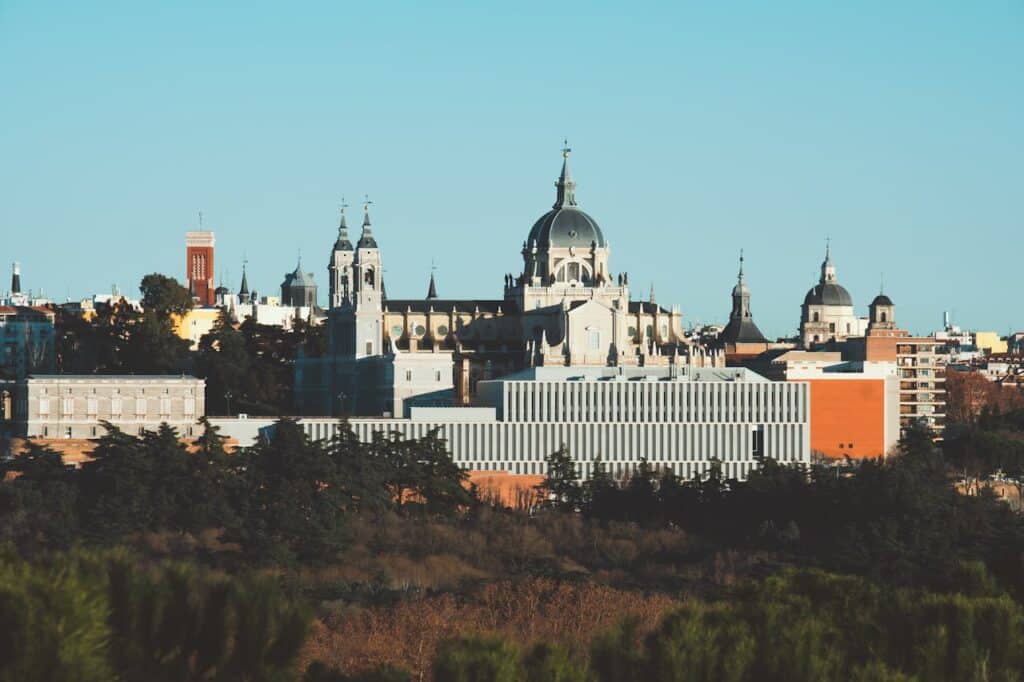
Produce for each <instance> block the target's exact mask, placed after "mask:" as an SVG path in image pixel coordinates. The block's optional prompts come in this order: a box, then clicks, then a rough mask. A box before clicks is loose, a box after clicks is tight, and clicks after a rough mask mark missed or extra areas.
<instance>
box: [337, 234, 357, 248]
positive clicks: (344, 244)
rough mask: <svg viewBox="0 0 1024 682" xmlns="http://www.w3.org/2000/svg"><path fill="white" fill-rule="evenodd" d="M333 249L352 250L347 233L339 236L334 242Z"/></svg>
mask: <svg viewBox="0 0 1024 682" xmlns="http://www.w3.org/2000/svg"><path fill="white" fill-rule="evenodd" d="M334 250H335V251H352V250H353V249H352V242H350V241H349V240H348V235H345V236H343V237H342V236H339V237H338V239H337V241H335V242H334Z"/></svg>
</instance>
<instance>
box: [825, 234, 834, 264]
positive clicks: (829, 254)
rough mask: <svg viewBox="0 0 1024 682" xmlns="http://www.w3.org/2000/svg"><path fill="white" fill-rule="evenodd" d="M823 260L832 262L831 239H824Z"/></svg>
mask: <svg viewBox="0 0 1024 682" xmlns="http://www.w3.org/2000/svg"><path fill="white" fill-rule="evenodd" d="M825 260H832V237H825Z"/></svg>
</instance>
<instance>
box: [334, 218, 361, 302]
mask: <svg viewBox="0 0 1024 682" xmlns="http://www.w3.org/2000/svg"><path fill="white" fill-rule="evenodd" d="M346 207H347V205H346V204H345V202H344V200H342V204H341V221H340V223H339V224H338V238H337V240H335V242H334V248H333V249H332V250H331V260H330V263H328V265H327V272H328V273H329V275H328V277H329V280H330V290H331V293H330V300H329V302H328V305H329V306H330V307H331V308H340V307H341V306H343V305H346V304H351V303H352V291H351V289H352V283H353V264H354V262H355V251H354V250H353V248H352V242H350V241H349V239H348V225H346V224H345V208H346Z"/></svg>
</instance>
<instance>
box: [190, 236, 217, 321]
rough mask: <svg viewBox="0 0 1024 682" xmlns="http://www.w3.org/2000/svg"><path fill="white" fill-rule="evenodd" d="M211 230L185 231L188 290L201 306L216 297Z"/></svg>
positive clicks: (209, 304)
mask: <svg viewBox="0 0 1024 682" xmlns="http://www.w3.org/2000/svg"><path fill="white" fill-rule="evenodd" d="M213 247H214V236H213V232H208V231H198V232H186V233H185V269H186V272H187V273H188V290H189V293H191V294H192V296H193V298H195V300H196V301H198V302H199V304H200V305H202V306H211V305H213V303H214V299H215V297H216V289H215V287H214V285H213V273H214V269H213V267H214V265H213Z"/></svg>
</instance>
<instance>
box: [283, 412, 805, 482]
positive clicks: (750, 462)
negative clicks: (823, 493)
mask: <svg viewBox="0 0 1024 682" xmlns="http://www.w3.org/2000/svg"><path fill="white" fill-rule="evenodd" d="M455 409H457V408H455ZM299 423H300V425H301V426H302V427H303V429H304V430H305V432H306V434H307V435H308V436H309V437H310V438H313V439H314V440H323V439H327V438H330V437H331V436H332V435H333V434H334V433H335V432H336V431H337V430H338V429H340V428H341V427H340V425H339V423H338V420H336V419H303V420H301V421H300V422H299ZM350 425H351V427H352V429H353V430H354V431H355V433H356V435H357V436H358V437H359V439H360V440H362V441H370V440H371V439H372V438H373V434H374V433H398V434H400V435H401V437H402V438H422V437H423V436H426V435H427V433H429V432H430V431H431V430H433V429H438V430H439V432H440V435H441V437H442V438H444V439H445V440H446V441H447V444H448V448H449V450H450V452H451V455H452V459H453V460H454V461H455V463H456V464H458V465H459V466H461V467H463V468H465V469H473V470H476V471H505V472H508V473H511V474H532V475H543V474H544V473H545V472H546V464H545V462H544V459H545V457H547V456H548V455H550V454H551V453H552V452H555V451H556V450H558V449H559V448H560V447H562V446H563V445H564V446H565V447H566V448H568V451H569V453H570V454H571V455H572V457H573V458H574V459H575V460H576V461H577V462H578V463H579V466H580V473H581V475H582V476H583V478H587V477H589V475H590V473H591V471H592V467H593V462H594V460H595V459H597V458H598V457H600V459H601V461H602V462H603V463H604V465H605V468H606V469H608V470H609V471H611V472H612V473H613V474H616V475H618V474H625V473H628V472H630V471H633V470H635V469H636V467H637V466H638V465H639V463H640V459H641V458H646V459H647V461H648V462H649V463H650V464H651V465H652V466H654V467H658V468H670V469H672V470H673V471H675V472H676V473H677V474H678V475H680V476H682V477H684V478H692V477H693V476H695V475H697V474H699V473H703V472H706V471H707V470H708V469H709V468H710V466H711V460H712V459H713V458H714V459H717V460H719V461H720V462H721V466H722V470H723V473H724V474H725V475H726V476H727V477H737V478H741V479H742V478H745V477H746V476H747V474H749V473H750V471H752V470H753V469H755V468H757V467H758V466H760V462H761V460H762V457H770V458H772V459H775V460H777V461H779V462H781V463H783V464H788V463H793V462H803V463H805V464H806V463H808V462H809V461H810V435H809V431H808V423H807V422H806V421H804V422H802V423H800V422H793V423H785V424H737V423H724V422H723V423H717V424H710V423H689V424H681V423H637V422H633V423H624V422H617V423H608V422H592V423H580V422H577V423H565V422H500V421H482V422H465V421H459V422H434V421H429V422H426V421H424V422H418V421H412V420H406V419H352V420H350ZM758 441H761V442H760V443H758ZM756 446H757V447H758V450H757V451H759V452H760V453H762V454H760V455H757V454H755V447H756Z"/></svg>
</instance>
